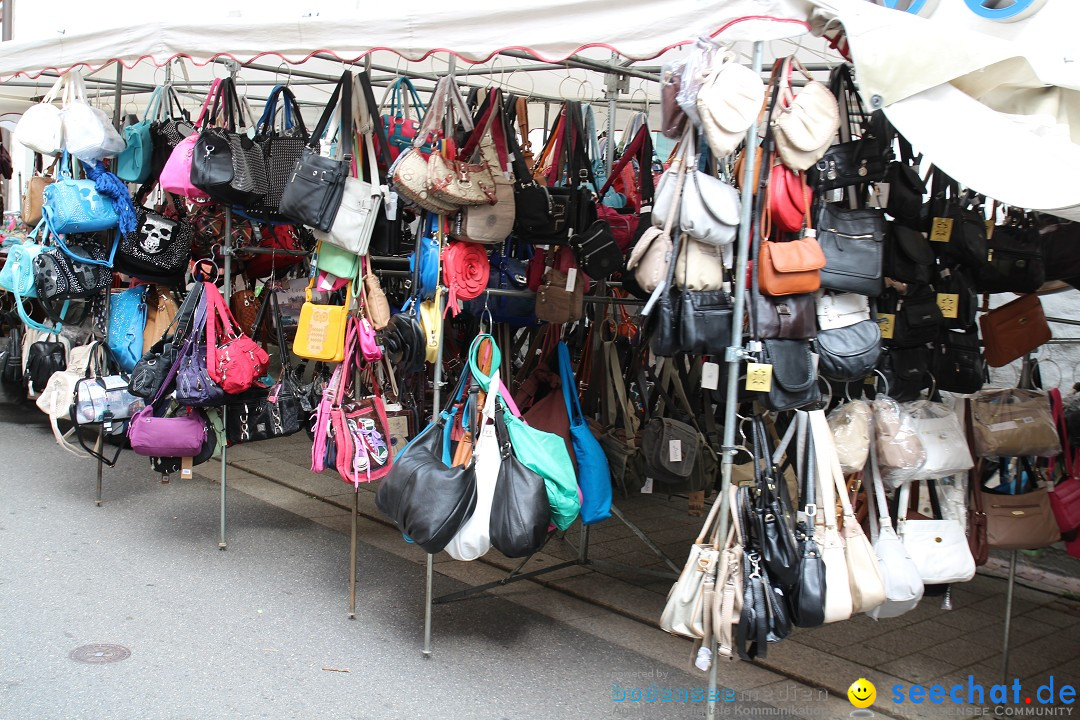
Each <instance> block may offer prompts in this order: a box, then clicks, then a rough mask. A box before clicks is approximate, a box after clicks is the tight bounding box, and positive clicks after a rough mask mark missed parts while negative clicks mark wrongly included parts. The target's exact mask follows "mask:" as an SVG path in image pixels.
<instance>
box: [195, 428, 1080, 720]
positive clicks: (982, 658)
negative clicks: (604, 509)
mask: <svg viewBox="0 0 1080 720" xmlns="http://www.w3.org/2000/svg"><path fill="white" fill-rule="evenodd" d="M309 447H310V446H309V444H308V442H307V440H306V437H304V436H303V435H298V436H294V437H292V438H288V439H286V440H282V441H277V442H273V443H261V444H254V445H248V446H242V447H238V448H233V449H231V450H230V451H229V463H230V466H231V467H230V471H229V478H230V480H229V482H230V485H231V486H232V487H235V488H237V489H240V490H242V491H244V492H251V493H253V494H255V495H257V496H266V495H267V494H269V495H271V496H274V497H280V498H281V499H282V501H284V502H287V503H288V506H289V508H290V509H294V511H299V512H301V513H307V512H324V511H325V508H326V507H327V504H330V506H331V507H337V508H340V511H339V513H340V514H339V515H338V516H336V517H335V519H334V520H333V526H334V527H337V528H338V529H340V530H341V531H342V532H347V530H348V515H347V513H345V512H344V511H345V510H346V509H347V508H348V507H350V505H349V503H351V498H352V490H351V486H347V485H345V484H344V483H342V482H341V481H340V479H339V478H337V476H336V475H335V474H333V473H329V472H328V473H325V474H324V475H321V476H320V475H315V474H313V473H311V472H310V471H309V470H308V469H307V454H308V452H309ZM200 470H201V472H202V473H204V474H205V475H206V476H208V477H213V478H217V477H218V476H219V474H220V465H219V464H217V463H207V465H205V466H203V467H202V468H201V469H200ZM234 479H235V481H234ZM267 480H270V481H272V482H271V483H270V484H268V483H267ZM275 486H276V489H274V487H275ZM373 490H374V488H373V487H370V486H363V487H362V488H361V492H360V493H359V501H360V508H361V513H362V514H363V515H364V516H365V518H364V524H363V528H364V529H363V530H362V537H363V539H364V540H365V542H369V543H372V544H375V545H377V546H379V547H384V548H385V549H387V550H389V551H390V552H394V553H396V554H400V555H403V556H405V557H410V558H411V559H413V560H414V561H415V562H416V563H418V564H420V563H422V562H423V559H424V555H423V553H422V552H420V551H419V550H418V549H416V548H414V547H411V546H409V545H408V544H407V543H405V542H404V541H402V540H401V538H400V535H399V534H398V533H396V532H395V531H394V530H393V529H391V528H388V527H387V524H388V521H387V519H386V518H385V517H384V516H382V515H381V514H380V513H379V512H378V511H377V510H376V509H375V506H374V492H373ZM290 493H291V495H290ZM271 501H272V502H273V501H274V500H271ZM616 504H617V505H618V506H619V507H620V508H621V509H622V510H623V511H624V513H625V514H626V516H627V517H628V518H629V519H630V520H631V521H632V522H634V523H635V524H636V525H638V526H639V527H640V528H641V529H642V530H644V531H646V532H647V533H648V534H649V536H650V537H651V538H652V539H653V540H654V541H655V542H656V543H657V544H658V545H659V546H660V547H661V548H662V549H663V550H664V551H665V552H666V553H667V554H668V555H669V557H671V559H672V560H673V561H674V562H675V564H676V566H678V567H681V566H682V564H683V562H684V560H685V555H686V552H687V550H688V548H689V545H690V543H691V542H692V538H693V536H694V535H695V534H696V533H697V531H698V529H699V527H700V523H701V518H692V517H688V516H687V512H686V500H685V499H684V498H670V499H669V498H664V497H660V496H653V497H645V496H640V495H639V496H637V497H631V498H619V497H616ZM578 542H579V537H578V530H576V529H571V530H570V531H568V533H567V536H566V540H565V541H562V540H560V541H552V542H551V543H549V544H548V546H547V547H545V548H544V551H543V552H541V553H538V554H537V555H536V556H535V557H534V558H533V559H532V560H531V561H530V562H529V564H528V565H527V566H526V568H525V571H531V570H535V569H540V568H544V567H551V566H553V565H556V564H558V563H561V562H564V561H566V560H571V559H573V558H576V557H577V549H576V546H577V545H578ZM589 557H590V558H594V559H602V560H608V561H617V562H620V563H625V564H626V565H629V566H631V567H630V568H629V570H627V569H623V570H612V569H608V568H604V569H603V571H597V569H596V568H585V567H581V566H573V567H570V568H565V569H562V570H558V571H555V572H552V573H549V574H543V575H540V576H538V577H536V578H534V579H533V580H531V581H523V582H521V583H515V584H511V585H508V586H506V587H502V588H498V589H496V590H494V591H492V592H493V594H496V595H499V596H503V597H507V598H514V597H515V596H517V595H520V596H522V597H525V596H531V597H530V600H529V602H532V601H534V600H535V602H536V603H537V606H536V607H537V608H538V609H539V608H543V607H545V606H547V605H549V604H554V605H561V604H564V603H566V602H569V599H567V598H566V596H570V598H574V599H580V600H584V601H587V603H588V604H589V606H590V607H594V606H597V605H598V606H600V607H603V608H607V609H609V610H612V611H614V612H615V613H617V614H618V615H619V616H622V617H625V618H632V619H634V620H637V621H639V622H640V623H643V624H645V625H649V626H652V627H654V628H655V626H656V623H657V619H658V618H659V616H660V611H661V610H662V608H663V605H664V601H665V598H666V595H667V592H668V590H669V589H670V587H671V580H670V579H661V578H657V577H654V576H650V575H643V574H637V573H634V572H633V567H635V566H636V567H638V568H647V569H651V570H659V569H663V563H662V562H661V561H660V560H659V558H658V557H657V556H656V555H655V554H654V553H653V552H652V551H650V550H649V549H648V548H647V547H646V546H645V545H644V543H642V542H641V541H640V540H638V539H637V538H636V537H635V536H634V535H633V533H632V532H631V531H630V530H629V529H628V528H627V527H626V526H625V525H623V524H622V523H621V522H619V521H618V520H616V519H614V518H613V519H611V520H608V521H606V522H604V523H601V524H599V525H596V526H593V527H592V528H591V529H590V543H589ZM516 564H517V561H511V560H509V559H507V558H504V557H502V556H500V555H499V554H498V553H495V552H492V553H489V554H488V555H487V556H485V557H484V558H483V560H482V561H480V562H473V563H459V562H456V561H454V560H452V559H451V558H449V557H448V556H447V555H446V554H445V553H441V554H439V555H437V556H436V570H437V574H438V575H442V576H447V577H451V578H455V579H458V580H461V581H464V582H466V583H469V584H472V585H479V584H483V583H487V582H493V581H495V580H499V579H501V578H503V577H505V571H506V570H509V569H510V568H512V567H514V566H515V565H516ZM346 570H347V568H346V567H345V566H343V567H342V573H343V574H344V573H345V572H346ZM995 572H996V571H995ZM416 573H417V576H418V577H422V576H423V570H422V567H418V568H417V570H416ZM363 574H364V571H363V568H361V587H363ZM536 584H541V585H544V586H546V587H548V588H550V589H551V590H557V591H559V592H558V593H553V592H543V593H540V594H535V590H533V589H532V588H534V587H535V585H536ZM1006 587H1007V584H1006V582H1005V581H1004V580H1002V579H1000V578H998V577H992V576H990V575H987V574H982V573H981V574H980V575H978V576H976V578H975V579H974V580H973V581H972V582H970V583H966V584H964V585H959V586H956V587H955V588H954V590H953V593H952V603H953V609H952V610H943V609H942V608H941V598H926V599H924V600H923V602H922V603H921V604H920V606H919V607H918V608H916V609H915V610H914V611H912V612H910V613H908V614H907V615H905V616H903V617H900V618H893V619H887V620H882V621H874V620H872V619H870V618H868V617H866V616H858V617H855V618H853V619H851V620H849V621H847V622H842V623H837V624H834V625H829V626H826V627H822V628H815V629H812V630H801V629H796V631H795V632H794V633H793V634H792V636H791V637H790V638H789V639H788V640H787V641H785V642H783V643H780V644H779V645H776V646H773V647H771V648H770V650H769V654H768V657H767V658H766V659H765V660H761V661H759V662H757V663H754V664H750V663H733V664H731V665H729V666H725V667H724V668H723V669H722V683H723V684H725V685H727V686H728V687H732V688H735V689H736V690H744V689H745V690H750V689H753V688H760V687H762V685H761V684H760V683H761V682H762V681H763V679H766V676H764V675H762V673H765V672H768V673H769V676H770V677H769V678H768V679H771V680H773V681H774V682H775V683H776V684H778V685H783V684H784V683H786V682H789V680H794V681H795V682H796V685H795V686H794V687H797V688H799V689H800V690H805V691H806V692H814V691H818V690H820V689H822V688H824V689H827V690H828V691H829V693H830V698H831V700H832V701H835V703H839V704H836V705H835V706H834V710H835V712H837V713H839V714H838V715H837V716H838V717H846V716H847V715H848V713H849V712H850V711H851V710H852V708H851V705H850V704H848V703H847V702H846V700H845V699H844V698H845V697H846V692H847V688H848V686H849V685H850V684H851V683H852V682H853V681H854V680H856V679H857V678H859V677H863V676H865V677H867V678H868V679H870V680H871V681H872V682H874V683H875V684H877V686H878V687H879V688H890V687H892V686H893V685H895V684H905V685H909V684H911V683H922V684H926V685H928V686H929V685H932V684H935V683H940V684H943V685H946V686H948V685H951V684H954V683H956V682H964V683H966V682H967V676H968V675H973V676H974V680H975V682H980V683H985V684H987V685H991V684H994V683H998V682H1001V681H1002V676H1001V670H1002V668H1001V646H1002V640H1003V631H1004V624H1003V619H1004V612H1005V592H1006ZM470 602H471V601H470ZM444 607H446V606H437V607H436V612H435V618H436V620H435V643H436V647H438V644H439V635H440V633H439V624H440V620H439V618H440V614H441V613H442V612H444V610H443V608H444ZM575 607H577V608H578V610H577V611H578V612H583V611H584V607H583V606H575ZM542 611H543V610H542V609H541V612H542ZM420 621H421V619H420V618H419V617H418V618H416V622H418V623H419V622H420ZM621 621H622V618H621V617H618V616H616V615H611V614H599V615H598V614H595V613H591V614H590V615H589V616H587V617H583V618H581V619H580V622H578V621H577V620H575V622H578V624H579V625H580V626H582V627H590V628H603V627H605V626H606V625H607V624H609V623H617V622H618V623H620V627H621V626H622V625H621ZM1011 641H1012V648H1013V649H1012V652H1011V653H1010V658H1011V659H1010V666H1009V675H1010V677H1018V678H1019V679H1020V680H1021V682H1022V684H1023V686H1024V687H1031V688H1032V689H1034V688H1035V687H1037V686H1038V685H1040V684H1043V683H1044V682H1045V681H1046V680H1047V679H1048V678H1049V677H1050V676H1051V675H1053V676H1054V677H1055V678H1056V679H1057V682H1058V683H1059V684H1060V682H1062V680H1063V679H1064V680H1065V681H1067V682H1070V683H1074V684H1075V683H1077V682H1078V681H1080V603H1078V602H1076V601H1075V600H1070V599H1067V598H1065V597H1061V596H1057V595H1054V594H1050V593H1046V592H1041V591H1039V590H1035V589H1032V588H1029V587H1024V586H1022V585H1020V584H1018V585H1017V587H1016V591H1015V599H1014V608H1013V621H1012V638H1011ZM673 643H674V645H673ZM653 645H655V646H656V647H665V648H667V647H671V648H672V649H671V651H668V652H666V654H665V657H666V658H667V660H668V661H669V662H671V663H672V664H673V665H675V666H681V667H687V664H686V660H685V658H686V657H688V654H689V650H690V643H689V642H688V641H683V640H680V639H678V638H671V637H670V636H668V635H666V634H665V633H662V632H661V631H659V630H652V631H649V633H648V634H646V635H645V636H643V644H642V646H641V647H639V649H642V648H644V647H648V646H653ZM679 655H681V656H682V657H679ZM770 684H771V683H770ZM878 697H879V701H878V704H877V705H875V709H878V710H880V711H882V712H884V713H888V714H890V715H894V716H900V717H904V716H913V717H922V716H933V715H934V711H935V710H940V709H939V708H933V707H929V706H926V705H923V706H921V707H920V706H913V705H911V704H908V705H906V706H896V705H892V704H890V703H887V702H885V701H886V700H887V699H888V693H885V692H882V691H881V690H879V696H878ZM841 700H842V701H843V702H841ZM781 704H782V703H781Z"/></svg>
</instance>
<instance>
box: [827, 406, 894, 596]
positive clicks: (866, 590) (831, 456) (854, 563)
mask: <svg viewBox="0 0 1080 720" xmlns="http://www.w3.org/2000/svg"><path fill="white" fill-rule="evenodd" d="M815 420H816V421H817V422H819V423H820V424H821V426H822V427H821V435H822V437H823V438H825V439H826V440H827V441H828V443H827V444H828V446H827V447H826V448H824V449H823V450H818V452H819V453H821V452H824V453H825V456H826V459H827V460H828V463H829V465H830V466H831V468H832V473H831V474H832V478H833V483H834V484H835V486H836V491H837V493H838V495H839V497H840V507H841V510H842V512H843V516H844V518H843V520H844V525H843V529H842V531H841V535H842V536H843V538H844V557H845V558H846V559H847V570H848V585H849V588H850V590H851V612H852V613H853V614H854V613H862V612H867V611H868V610H873V609H874V608H876V607H877V606H878V605H881V603H883V602H885V579H884V578H883V577H882V575H881V566H880V565H878V559H877V555H876V554H875V553H874V548H873V546H872V545H871V544H870V540H869V539H868V538H867V537H866V534H865V533H864V532H863V529H862V526H861V525H860V524H859V521H858V520H856V519H855V511H854V510H852V508H851V500H850V499H849V498H848V493H847V487H846V485H845V483H844V473H843V471H841V469H840V461H839V459H838V458H837V457H836V449H835V448H834V447H833V445H832V433H831V432H829V428H828V423H827V421H826V419H825V416H824V413H822V414H821V415H815V416H814V417H813V418H812V419H811V422H813V421H815ZM815 446H816V439H815Z"/></svg>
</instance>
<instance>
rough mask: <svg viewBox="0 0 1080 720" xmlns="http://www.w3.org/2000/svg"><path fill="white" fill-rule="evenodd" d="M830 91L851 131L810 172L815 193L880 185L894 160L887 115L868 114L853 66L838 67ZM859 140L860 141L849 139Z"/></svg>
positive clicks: (830, 84) (830, 78)
mask: <svg viewBox="0 0 1080 720" xmlns="http://www.w3.org/2000/svg"><path fill="white" fill-rule="evenodd" d="M829 89H830V90H832V92H833V95H835V96H836V100H837V104H838V105H839V106H840V107H841V109H842V110H843V111H844V112H842V113H841V121H842V122H843V121H844V119H845V118H846V119H847V123H848V126H849V127H848V131H847V133H845V134H844V135H843V136H842V137H841V140H846V142H840V143H838V144H836V145H833V146H832V147H830V148H829V149H828V150H826V151H825V155H823V156H822V158H821V159H820V160H818V161H817V163H815V164H814V165H813V166H811V167H810V168H809V169H808V170H807V173H806V174H807V180H809V182H810V185H811V187H813V188H814V191H815V192H818V193H821V192H826V191H828V190H835V189H837V188H844V187H851V186H856V185H860V184H866V183H870V182H877V181H879V180H881V179H882V178H884V177H885V171H886V169H887V168H888V166H889V162H890V161H891V160H892V155H893V153H892V137H893V135H894V134H895V131H894V130H893V129H892V125H891V124H890V123H889V121H888V119H887V118H886V117H885V114H884V113H883V112H882V111H881V110H877V111H875V112H874V113H872V114H868V113H867V112H866V109H865V108H863V105H862V99H861V98H860V97H859V93H858V91H856V89H855V83H854V82H853V81H852V78H851V66H850V65H847V64H841V65H837V66H836V67H835V68H833V71H832V73H831V74H830V76H829ZM850 137H858V139H857V140H847V138H850Z"/></svg>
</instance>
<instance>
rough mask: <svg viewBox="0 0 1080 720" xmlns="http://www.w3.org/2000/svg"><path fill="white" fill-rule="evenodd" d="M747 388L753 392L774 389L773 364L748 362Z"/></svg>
mask: <svg viewBox="0 0 1080 720" xmlns="http://www.w3.org/2000/svg"><path fill="white" fill-rule="evenodd" d="M746 389H747V390H749V391H751V392H769V390H770V389H772V365H765V364H763V363H748V364H747V366H746Z"/></svg>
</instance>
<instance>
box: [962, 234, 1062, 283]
mask: <svg viewBox="0 0 1080 720" xmlns="http://www.w3.org/2000/svg"><path fill="white" fill-rule="evenodd" d="M1044 282H1046V265H1045V264H1044V263H1043V256H1042V242H1041V240H1040V238H1039V230H1038V228H1036V227H1035V226H1034V225H1033V224H1032V223H1031V222H1030V221H1029V220H1028V219H1027V218H1021V219H1019V220H1018V221H1016V222H1014V223H1013V224H1009V225H998V226H996V227H995V228H994V232H993V234H992V235H991V236H990V238H989V239H988V240H987V251H986V261H985V262H984V263H983V264H982V265H980V266H979V267H978V268H976V271H975V289H976V291H977V292H980V293H999V292H1015V293H1033V292H1035V291H1036V290H1038V289H1039V288H1040V287H1042V284H1043V283H1044Z"/></svg>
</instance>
